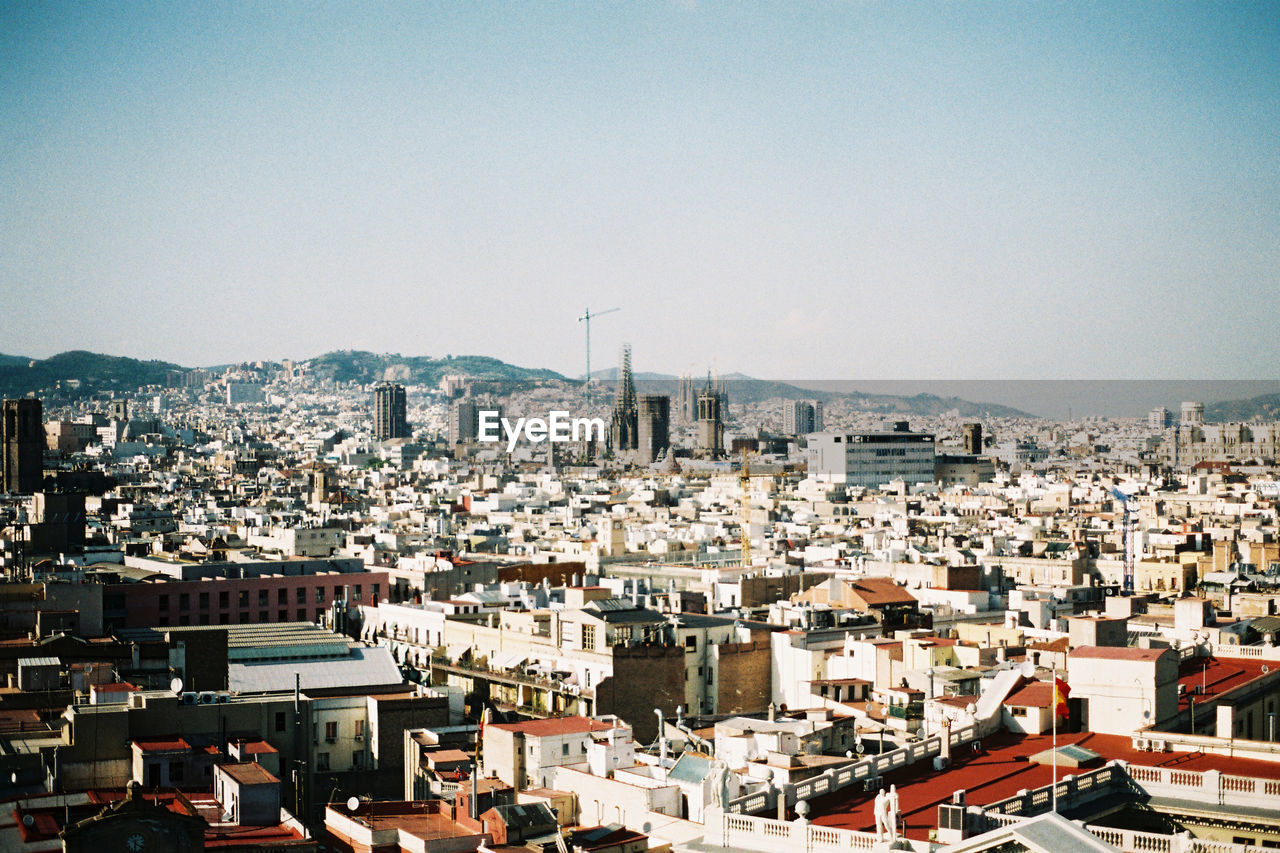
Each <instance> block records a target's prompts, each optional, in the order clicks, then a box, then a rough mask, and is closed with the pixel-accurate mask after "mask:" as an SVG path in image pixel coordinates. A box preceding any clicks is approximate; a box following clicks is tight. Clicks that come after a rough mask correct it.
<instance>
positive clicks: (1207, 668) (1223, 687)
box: [1178, 657, 1268, 708]
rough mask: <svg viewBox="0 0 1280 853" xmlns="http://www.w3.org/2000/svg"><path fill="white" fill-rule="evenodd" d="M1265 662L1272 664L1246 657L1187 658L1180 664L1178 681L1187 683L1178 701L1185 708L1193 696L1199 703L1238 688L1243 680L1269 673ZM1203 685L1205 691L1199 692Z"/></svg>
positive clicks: (1246, 680) (1244, 681) (1243, 682)
mask: <svg viewBox="0 0 1280 853" xmlns="http://www.w3.org/2000/svg"><path fill="white" fill-rule="evenodd" d="M1264 666H1268V664H1266V663H1265V662H1263V661H1254V660H1248V659H1244V658H1232V659H1229V660H1223V659H1222V658H1214V657H1201V658H1190V659H1188V660H1185V661H1183V662H1182V665H1181V666H1180V667H1179V668H1178V683H1179V684H1181V685H1183V686H1184V687H1185V690H1184V691H1183V695H1181V696H1180V697H1178V704H1179V705H1180V706H1181V707H1183V708H1185V707H1187V706H1188V705H1189V704H1190V703H1191V700H1192V699H1193V698H1194V699H1195V700H1196V702H1197V703H1199V702H1203V701H1205V700H1206V699H1209V698H1213V697H1216V696H1221V695H1222V694H1224V693H1226V692H1228V691H1230V690H1235V689H1236V688H1237V687H1239V686H1240V685H1242V684H1247V683H1248V682H1250V681H1253V680H1254V679H1255V678H1261V677H1262V676H1263V675H1264V674H1265V673H1263V671H1262V667H1264ZM1201 688H1203V692H1202V693H1199V694H1197V693H1196V690H1197V689H1201Z"/></svg>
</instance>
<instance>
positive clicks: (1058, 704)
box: [1053, 675, 1071, 717]
mask: <svg viewBox="0 0 1280 853" xmlns="http://www.w3.org/2000/svg"><path fill="white" fill-rule="evenodd" d="M1070 695H1071V688H1070V687H1068V686H1067V682H1065V681H1063V680H1062V679H1061V678H1058V677H1057V676H1056V675H1055V676H1054V678H1053V715H1054V716H1055V717H1066V716H1069V714H1070V712H1069V711H1068V710H1067V697H1068V696H1070Z"/></svg>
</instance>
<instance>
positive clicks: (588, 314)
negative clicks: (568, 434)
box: [578, 308, 622, 408]
mask: <svg viewBox="0 0 1280 853" xmlns="http://www.w3.org/2000/svg"><path fill="white" fill-rule="evenodd" d="M621 310H622V309H621V308H610V309H608V310H607V311H597V312H596V313H594V314H592V313H591V309H590V308H588V309H587V311H586V313H585V314H583V315H582V316H581V317H579V318H578V322H579V323H586V324H587V382H586V390H587V407H588V408H590V406H591V318H592V317H603V316H604V315H605V314H612V313H613V312H614V311H621Z"/></svg>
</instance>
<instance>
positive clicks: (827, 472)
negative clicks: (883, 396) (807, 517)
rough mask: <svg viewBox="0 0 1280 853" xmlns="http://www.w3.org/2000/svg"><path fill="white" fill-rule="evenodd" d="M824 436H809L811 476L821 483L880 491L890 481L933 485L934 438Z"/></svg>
mask: <svg viewBox="0 0 1280 853" xmlns="http://www.w3.org/2000/svg"><path fill="white" fill-rule="evenodd" d="M899 427H903V428H901V429H895V430H894V431H893V432H869V433H847V432H822V433H816V434H814V435H811V436H809V438H808V442H809V444H808V448H807V450H806V453H807V457H808V464H809V476H810V477H813V478H814V479H816V480H818V481H819V482H827V483H843V484H844V485H846V486H857V487H862V488H877V487H879V486H881V485H883V484H884V483H888V482H890V481H891V480H902V481H903V482H905V483H907V484H913V483H932V482H933V481H934V477H935V474H936V467H937V458H936V454H935V449H934V441H933V436H932V435H930V434H927V433H915V432H908V431H907V430H906V429H905V425H904V424H899Z"/></svg>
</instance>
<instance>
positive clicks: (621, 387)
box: [609, 344, 639, 450]
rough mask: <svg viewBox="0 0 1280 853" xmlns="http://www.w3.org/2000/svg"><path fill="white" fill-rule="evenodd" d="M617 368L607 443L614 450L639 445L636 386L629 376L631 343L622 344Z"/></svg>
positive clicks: (629, 448) (634, 447) (628, 448)
mask: <svg viewBox="0 0 1280 853" xmlns="http://www.w3.org/2000/svg"><path fill="white" fill-rule="evenodd" d="M619 360H620V362H621V363H620V365H619V370H618V394H617V396H616V397H615V398H614V400H613V417H612V419H611V421H610V424H609V443H610V444H612V445H613V449H614V450H635V449H636V448H637V447H638V446H639V436H638V435H637V431H638V422H637V420H638V417H639V411H638V409H637V408H636V386H635V382H634V381H632V378H631V344H623V345H622V353H621V357H620V359H619Z"/></svg>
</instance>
